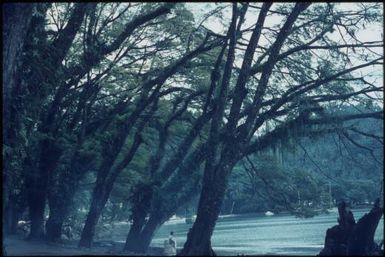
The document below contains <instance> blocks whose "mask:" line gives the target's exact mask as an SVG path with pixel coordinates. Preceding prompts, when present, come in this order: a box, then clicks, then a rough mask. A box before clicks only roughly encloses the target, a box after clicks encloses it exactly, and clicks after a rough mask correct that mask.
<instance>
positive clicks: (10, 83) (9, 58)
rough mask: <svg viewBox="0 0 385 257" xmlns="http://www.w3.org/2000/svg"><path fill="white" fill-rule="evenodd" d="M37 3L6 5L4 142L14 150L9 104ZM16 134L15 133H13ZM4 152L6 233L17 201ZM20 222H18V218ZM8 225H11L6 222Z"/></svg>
mask: <svg viewBox="0 0 385 257" xmlns="http://www.w3.org/2000/svg"><path fill="white" fill-rule="evenodd" d="M33 6H34V4H25V3H5V4H4V6H3V11H2V13H3V138H4V145H5V146H8V147H9V149H12V150H13V146H12V145H14V141H15V140H11V139H10V136H9V134H10V133H11V131H12V129H11V126H12V122H11V121H10V118H11V117H10V116H11V114H10V113H11V112H10V109H11V108H10V107H11V106H10V105H11V97H12V91H13V90H14V89H15V83H16V74H17V73H16V69H17V67H18V65H17V61H18V59H19V56H20V53H21V52H22V49H23V45H24V41H25V38H26V35H27V30H28V26H29V23H30V21H31V17H32V9H33ZM4 121H5V123H4ZM14 129H15V128H14ZM13 136H14V135H13ZM7 153H9V152H8V151H5V155H4V160H6V161H5V162H4V171H3V185H4V187H3V206H2V208H3V213H4V215H3V224H4V225H5V226H3V228H4V229H5V230H3V232H6V233H8V232H10V233H13V232H14V223H15V221H14V208H13V207H14V204H13V203H9V199H8V198H9V197H10V194H11V193H10V190H11V189H12V185H13V179H14V178H13V177H14V175H12V173H11V165H10V162H11V161H10V160H11V158H12V155H13V154H12V153H9V155H8V154H7ZM6 209H8V210H6ZM8 214H10V215H11V216H9V215H8ZM16 222H17V221H16ZM6 224H8V225H6Z"/></svg>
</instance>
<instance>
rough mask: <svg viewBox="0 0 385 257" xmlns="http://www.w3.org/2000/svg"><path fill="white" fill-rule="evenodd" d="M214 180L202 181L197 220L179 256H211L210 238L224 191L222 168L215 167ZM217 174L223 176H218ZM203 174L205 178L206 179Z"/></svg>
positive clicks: (212, 252)
mask: <svg viewBox="0 0 385 257" xmlns="http://www.w3.org/2000/svg"><path fill="white" fill-rule="evenodd" d="M216 171H217V173H216V174H217V177H216V178H215V179H214V180H209V179H204V181H203V188H202V193H201V197H200V199H199V206H198V212H197V218H196V221H195V222H194V225H193V227H192V229H191V231H190V232H189V234H188V236H187V241H186V243H185V245H184V247H183V250H182V251H181V253H180V254H179V255H187V256H202V255H203V256H204V255H206V256H213V255H215V253H214V251H213V250H212V248H211V236H212V234H213V231H214V228H215V224H216V221H217V219H218V215H219V213H220V210H221V206H222V201H223V198H224V195H225V191H226V175H225V174H224V173H223V172H224V169H223V167H221V166H220V167H218V166H217V169H216ZM219 174H223V175H222V176H220V175H219ZM207 177H208V176H206V174H205V178H207Z"/></svg>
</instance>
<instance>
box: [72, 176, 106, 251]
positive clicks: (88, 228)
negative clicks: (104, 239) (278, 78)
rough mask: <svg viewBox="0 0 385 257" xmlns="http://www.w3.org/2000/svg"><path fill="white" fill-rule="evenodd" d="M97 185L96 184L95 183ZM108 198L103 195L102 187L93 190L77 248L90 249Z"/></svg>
mask: <svg viewBox="0 0 385 257" xmlns="http://www.w3.org/2000/svg"><path fill="white" fill-rule="evenodd" d="M96 183H97V184H98V182H96ZM107 200H108V197H107V198H106V196H105V193H104V187H103V186H102V187H96V186H95V188H94V192H93V194H92V202H91V207H90V211H89V212H88V214H87V219H86V222H85V224H84V228H83V230H82V234H81V237H80V241H79V247H87V248H90V247H91V246H92V240H93V238H94V235H95V228H96V225H97V223H98V220H99V218H100V214H101V213H102V209H103V206H104V205H105V204H106V202H107Z"/></svg>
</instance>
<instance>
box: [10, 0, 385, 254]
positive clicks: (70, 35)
mask: <svg viewBox="0 0 385 257" xmlns="http://www.w3.org/2000/svg"><path fill="white" fill-rule="evenodd" d="M194 8H196V6H195V7H194V6H193V5H188V4H184V3H156V4H155V3H148V4H146V3H75V4H73V3H60V4H57V3H36V4H5V5H4V9H3V14H4V15H3V16H4V20H3V23H4V32H3V35H4V44H3V45H4V48H3V65H4V67H5V69H3V73H4V74H3V75H4V76H3V84H4V87H3V88H4V92H3V100H4V101H3V102H4V106H3V117H4V118H3V125H4V126H3V135H4V139H5V140H4V144H3V146H4V151H3V159H4V167H3V168H4V169H3V170H4V173H3V176H4V201H3V209H4V213H5V215H4V220H3V222H4V224H5V226H4V229H5V232H7V233H12V232H14V231H15V227H16V224H17V221H18V220H19V219H20V215H21V214H22V213H23V211H25V209H26V208H27V210H28V215H29V219H30V220H31V233H30V235H29V237H30V238H31V239H42V238H44V239H46V240H53V241H56V240H58V239H60V235H61V231H62V227H63V224H64V223H65V221H66V220H67V219H68V216H69V215H70V213H71V209H72V206H73V204H74V198H75V195H76V192H79V190H80V189H81V187H82V186H83V185H82V181H86V180H89V179H90V178H91V179H92V178H93V179H94V181H92V182H91V185H92V193H91V197H90V202H89V203H88V204H87V205H88V206H89V208H88V214H87V217H86V219H85V221H84V227H83V229H82V233H81V239H80V242H79V245H80V246H86V247H90V246H91V245H92V241H93V237H94V235H95V228H96V227H97V224H98V221H99V219H100V216H101V214H102V211H103V209H104V207H105V205H106V203H107V202H108V199H109V198H110V195H111V193H112V192H113V190H114V188H115V189H116V186H117V185H118V184H119V183H122V182H124V181H128V182H127V183H128V184H129V185H130V192H128V193H127V194H128V195H127V199H129V203H130V204H129V205H130V208H129V209H130V210H129V212H128V213H127V216H128V215H130V217H131V219H132V225H131V227H130V231H129V232H128V235H127V240H126V244H125V250H130V251H139V252H144V251H146V250H147V248H148V246H149V244H150V242H151V239H152V237H153V235H154V233H155V232H156V230H157V229H158V228H159V227H160V226H161V225H162V224H163V223H164V222H165V221H166V220H168V219H169V218H170V217H171V216H172V215H173V214H174V213H175V212H176V211H177V210H178V208H180V207H181V206H183V205H184V204H185V203H186V202H188V201H190V200H191V199H192V198H193V197H194V194H195V193H196V192H197V189H199V190H200V198H199V204H198V207H197V219H196V221H195V223H194V225H193V227H192V230H191V232H190V233H189V235H188V238H187V241H186V243H185V245H184V248H183V250H182V252H181V254H182V255H202V254H203V255H207V254H213V251H212V249H211V242H210V238H211V235H212V233H213V230H214V227H215V222H216V220H217V217H218V215H219V212H220V210H221V206H222V202H223V199H224V197H225V192H226V187H227V182H228V179H229V177H230V175H231V172H232V170H233V168H234V167H235V165H236V164H237V163H239V162H240V161H243V160H245V158H247V157H248V156H249V155H252V154H254V153H259V152H262V151H264V150H265V149H267V148H269V147H273V146H275V145H276V144H284V143H285V142H286V141H287V140H288V139H293V138H299V137H302V136H305V135H313V134H317V135H318V134H324V133H332V132H336V131H345V130H346V129H347V127H346V126H347V125H346V121H349V120H357V119H362V118H372V119H382V118H383V113H382V111H381V110H379V108H378V107H376V106H378V102H379V101H380V99H381V95H376V93H379V92H382V90H383V88H382V86H379V85H377V83H376V81H375V80H373V79H372V78H371V77H370V76H366V75H365V73H364V72H367V70H368V69H369V68H370V69H372V70H374V71H376V67H378V66H379V65H382V58H383V56H382V53H381V52H379V51H378V48H379V47H382V46H383V44H382V40H379V41H364V42H363V41H361V39H360V38H359V37H358V36H356V34H358V32H359V30H360V29H362V28H364V27H365V26H370V24H376V23H379V22H381V18H382V16H381V14H380V13H378V5H377V4H365V5H359V6H357V7H356V8H355V9H352V10H345V9H344V8H341V7H340V6H338V5H334V4H321V3H320V4H309V3H296V4H272V3H263V4H250V3H241V4H237V3H234V4H229V3H223V4H217V5H214V4H213V5H212V8H211V9H210V11H209V12H207V13H206V14H204V15H202V16H201V17H197V16H194V15H193V12H192V9H194ZM229 13H231V15H230V16H231V17H229V15H228V14H229ZM228 18H230V20H229V19H228ZM213 20H214V21H218V22H221V23H222V24H223V30H221V31H213V28H207V27H206V26H205V24H206V22H208V21H213ZM209 24H210V23H209ZM336 31H338V32H339V33H336ZM362 102H364V103H366V104H368V103H371V102H373V104H370V106H372V108H366V109H364V110H359V111H358V112H354V113H348V114H341V113H338V112H335V111H329V110H333V109H330V108H331V107H333V108H335V106H337V107H343V106H345V105H347V104H351V105H355V106H358V104H359V103H362ZM357 108H358V109H359V107H357ZM349 126H350V127H351V124H349ZM350 132H351V133H353V132H355V133H359V134H361V135H365V134H367V136H371V134H370V133H369V132H367V133H366V132H364V131H360V130H358V132H357V131H352V130H351V131H350ZM345 136H347V137H348V138H350V139H351V140H352V141H353V142H355V141H354V139H352V138H351V137H349V134H346V132H345ZM372 136H373V135H372ZM373 137H378V138H381V136H378V135H374V136H373ZM252 163H253V162H251V164H250V165H252ZM46 205H48V208H49V217H48V220H47V221H45V216H44V215H45V210H46Z"/></svg>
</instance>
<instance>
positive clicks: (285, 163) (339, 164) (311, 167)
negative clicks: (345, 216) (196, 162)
mask: <svg viewBox="0 0 385 257" xmlns="http://www.w3.org/2000/svg"><path fill="white" fill-rule="evenodd" d="M364 110H365V106H361V107H358V108H352V107H346V106H345V107H342V108H339V109H335V110H334V111H337V112H340V113H341V114H347V113H359V112H362V111H364ZM349 126H350V128H347V129H346V130H344V131H343V132H339V133H320V134H317V135H311V136H309V137H305V138H297V139H292V140H289V141H287V142H282V143H281V144H277V145H275V146H274V147H272V148H271V149H269V150H267V151H265V152H264V153H262V154H260V155H254V156H251V157H250V159H252V160H253V162H254V163H255V164H254V169H253V167H252V166H251V165H250V163H249V162H248V160H247V159H244V160H242V161H241V162H240V164H239V165H238V166H237V167H236V169H235V172H234V173H233V174H232V178H231V180H230V181H231V182H230V186H229V188H228V191H227V194H226V200H225V202H224V206H223V209H222V212H223V213H226V214H228V213H231V212H233V213H244V212H265V211H267V210H277V211H289V210H290V208H288V207H289V206H288V204H289V205H291V206H294V205H296V204H298V200H300V201H302V202H303V201H306V202H312V203H313V204H314V206H315V205H316V206H318V207H322V206H325V207H330V193H331V197H332V205H333V206H335V204H336V202H339V201H341V200H346V201H348V202H349V203H350V204H351V205H352V206H353V207H355V206H356V207H358V206H363V205H368V204H369V203H372V202H373V201H374V200H375V199H376V198H378V197H380V194H381V192H380V189H381V186H382V184H383V169H384V166H383V152H384V148H383V147H384V146H383V138H382V133H383V122H382V121H377V120H361V121H358V122H349ZM349 126H348V127H349ZM285 198H286V199H287V202H285Z"/></svg>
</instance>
